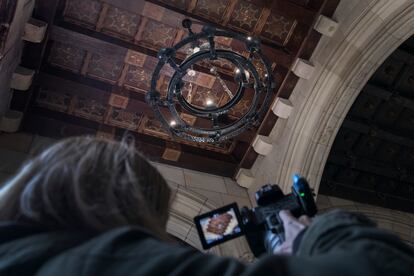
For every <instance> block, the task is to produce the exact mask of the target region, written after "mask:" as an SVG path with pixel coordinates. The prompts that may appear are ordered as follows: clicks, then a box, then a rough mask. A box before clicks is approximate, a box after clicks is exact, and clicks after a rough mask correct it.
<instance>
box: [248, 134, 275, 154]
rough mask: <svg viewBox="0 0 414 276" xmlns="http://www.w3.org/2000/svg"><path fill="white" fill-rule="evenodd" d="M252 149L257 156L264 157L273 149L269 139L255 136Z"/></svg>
mask: <svg viewBox="0 0 414 276" xmlns="http://www.w3.org/2000/svg"><path fill="white" fill-rule="evenodd" d="M253 149H254V151H255V152H257V153H258V154H260V155H264V156H266V155H268V154H269V153H270V152H271V151H272V149H273V145H272V141H271V140H270V138H269V137H266V136H263V135H257V136H256V138H255V139H254V141H253Z"/></svg>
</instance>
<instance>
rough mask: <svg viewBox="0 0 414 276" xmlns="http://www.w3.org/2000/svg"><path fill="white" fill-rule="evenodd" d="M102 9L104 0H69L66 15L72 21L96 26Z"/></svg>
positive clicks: (91, 26) (92, 26)
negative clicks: (102, 0)
mask: <svg viewBox="0 0 414 276" xmlns="http://www.w3.org/2000/svg"><path fill="white" fill-rule="evenodd" d="M101 10H102V2H101V1H98V0H67V1H66V7H65V11H64V15H65V17H66V18H67V19H68V20H70V21H72V22H75V23H78V24H81V25H82V26H85V27H88V28H94V27H95V26H96V24H97V23H98V19H99V15H100V13H101Z"/></svg>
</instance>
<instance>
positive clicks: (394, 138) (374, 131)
mask: <svg viewBox="0 0 414 276" xmlns="http://www.w3.org/2000/svg"><path fill="white" fill-rule="evenodd" d="M342 127H343V128H346V129H350V130H352V131H355V132H358V133H362V134H370V133H371V135H372V137H373V138H378V139H382V140H385V141H389V142H391V143H395V144H399V145H401V146H404V147H410V148H414V141H413V140H412V139H410V138H407V137H404V136H399V135H396V134H394V133H392V132H389V131H386V130H383V129H380V128H378V127H374V128H373V127H371V126H368V125H366V124H364V123H360V122H356V121H353V120H350V119H345V120H344V122H343V123H342Z"/></svg>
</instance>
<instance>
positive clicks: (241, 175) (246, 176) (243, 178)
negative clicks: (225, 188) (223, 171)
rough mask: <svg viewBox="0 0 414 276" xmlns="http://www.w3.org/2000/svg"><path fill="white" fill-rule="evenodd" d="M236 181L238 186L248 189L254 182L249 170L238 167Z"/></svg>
mask: <svg viewBox="0 0 414 276" xmlns="http://www.w3.org/2000/svg"><path fill="white" fill-rule="evenodd" d="M236 182H237V184H239V186H241V187H244V188H247V189H248V188H250V187H251V186H252V185H253V183H254V176H253V174H252V172H251V171H250V170H246V169H240V170H239V171H238V172H237V175H236Z"/></svg>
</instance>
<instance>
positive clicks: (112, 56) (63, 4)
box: [12, 0, 339, 177]
mask: <svg viewBox="0 0 414 276" xmlns="http://www.w3.org/2000/svg"><path fill="white" fill-rule="evenodd" d="M338 2H339V1H337V0H273V1H265V0H174V1H152V0H151V1H142V0H140V1H138V0H124V1H117V0H60V1H52V0H39V1H37V3H36V8H35V12H34V17H35V18H37V19H40V20H43V21H46V22H48V23H49V29H48V34H47V38H46V39H45V41H44V42H43V43H41V44H31V43H28V44H27V45H26V47H25V50H24V55H23V60H22V65H23V66H25V67H28V68H31V69H35V70H37V72H38V74H37V75H36V78H35V82H34V85H33V87H32V89H31V90H30V91H29V92H19V91H16V92H15V93H14V97H13V100H12V108H13V109H18V110H23V111H25V113H26V115H27V116H26V120H25V122H24V128H25V129H26V130H28V131H31V132H34V133H38V134H41V135H45V136H52V137H56V138H63V137H67V136H73V135H80V134H89V135H97V136H105V137H111V138H114V137H115V138H120V137H122V136H123V135H124V133H125V131H127V130H128V131H129V133H130V134H132V135H133V136H134V137H135V140H136V144H137V147H138V149H140V150H141V151H143V152H144V154H146V155H147V156H148V157H149V158H150V159H152V160H156V161H160V162H164V163H169V164H173V165H178V166H181V167H185V168H189V169H195V170H199V171H204V172H209V173H214V174H219V175H223V176H230V177H231V176H233V175H234V174H235V173H236V172H237V170H238V169H239V168H250V167H251V166H252V165H253V163H254V161H255V159H256V158H257V154H256V153H255V152H254V150H253V149H252V146H251V144H252V141H253V139H254V138H255V136H256V135H257V134H260V135H269V133H270V131H271V130H272V128H273V126H274V124H275V122H276V120H277V117H276V116H275V115H274V114H273V113H272V112H271V111H269V112H268V113H267V115H266V116H265V118H264V120H263V122H262V123H261V125H260V126H259V127H257V128H252V129H250V130H249V131H247V132H245V133H243V134H241V135H240V136H238V137H236V138H234V139H232V140H229V141H227V142H225V143H221V144H197V143H191V142H188V141H183V140H180V139H174V138H171V137H170V136H169V135H168V133H167V132H166V131H165V130H163V129H162V127H161V125H160V123H159V122H158V121H157V120H156V119H155V118H154V114H153V112H152V110H151V108H150V107H149V106H148V105H147V104H146V103H145V94H146V93H147V91H148V90H149V86H150V80H151V75H152V71H153V69H154V67H155V65H156V63H157V59H156V55H157V52H158V51H159V50H160V49H161V48H164V47H171V46H172V45H174V44H175V43H177V42H178V41H180V40H181V39H182V38H184V37H185V36H186V35H187V31H186V30H185V29H183V28H182V26H181V22H182V20H183V19H185V18H192V19H193V20H195V21H197V22H204V23H209V24H212V25H214V26H216V27H219V28H222V29H229V30H233V31H236V32H240V33H243V34H246V36H247V35H249V36H257V37H260V38H261V40H262V42H263V51H264V53H265V54H266V56H267V57H268V58H269V59H270V60H271V61H272V68H273V70H274V77H275V79H276V81H277V87H276V89H275V91H274V95H273V97H274V98H275V97H276V96H278V97H282V98H288V97H289V95H290V94H291V92H292V90H293V88H294V87H295V85H296V82H297V81H298V78H297V77H296V76H295V75H294V74H293V73H292V71H291V70H290V69H291V67H292V65H293V63H294V61H295V60H296V59H297V58H303V59H309V58H310V56H311V54H312V52H313V50H314V49H315V47H316V45H317V43H318V41H319V39H320V35H319V34H318V33H317V32H316V31H315V30H313V25H314V24H315V22H316V19H317V18H318V17H319V15H320V14H323V15H326V16H330V15H332V14H333V12H334V10H335V8H336V6H337V4H338ZM197 28H199V27H197V26H196V27H195V31H197ZM216 44H217V45H218V47H220V48H223V49H232V50H234V51H237V52H239V53H241V54H242V55H246V54H248V53H246V51H245V50H244V49H243V47H242V45H240V43H238V42H237V41H233V40H232V39H223V38H217V39H216ZM187 54H188V53H187V52H186V49H184V50H183V51H182V52H179V53H178V54H177V61H178V62H179V61H180V60H183V59H185V58H186V55H187ZM216 66H217V67H218V68H219V74H220V76H221V77H220V78H218V77H217V76H216V75H214V74H212V73H211V72H210V71H209V70H208V68H209V65H208V64H199V65H198V66H197V67H196V68H195V71H196V74H195V75H194V76H191V77H187V79H186V86H185V90H186V92H185V93H186V94H185V95H186V97H187V100H188V101H189V102H191V103H192V104H193V105H196V106H203V105H204V100H205V98H206V96H208V97H209V98H211V99H213V101H214V102H216V103H217V104H218V105H222V104H223V103H225V102H226V101H227V100H228V96H227V95H226V93H225V91H224V89H223V83H222V81H224V82H225V84H226V86H228V87H229V88H233V87H234V86H235V85H236V84H235V81H234V77H233V75H232V74H233V71H234V68H233V66H232V65H231V64H229V63H226V62H218V63H217V64H216ZM258 66H259V69H260V65H258ZM172 73H173V70H172V69H171V68H170V69H166V70H164V71H163V72H162V76H161V78H160V79H159V81H158V83H157V86H158V88H159V89H160V91H161V92H163V91H164V93H165V91H166V87H167V84H168V81H169V79H170V77H171V75H172ZM246 95H247V96H245V97H244V98H243V99H242V101H241V102H240V103H239V104H238V105H237V106H236V107H235V108H234V109H232V110H231V111H230V113H229V120H237V119H238V118H240V116H242V114H243V113H244V112H245V111H246V110H247V108H248V107H249V102H250V98H249V96H248V95H249V93H246ZM181 116H182V118H183V119H184V120H185V121H186V122H188V123H189V124H192V125H195V126H209V124H211V122H210V121H208V120H203V119H200V118H195V117H193V116H191V115H189V114H187V113H185V111H182V113H181Z"/></svg>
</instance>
